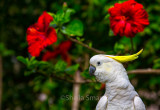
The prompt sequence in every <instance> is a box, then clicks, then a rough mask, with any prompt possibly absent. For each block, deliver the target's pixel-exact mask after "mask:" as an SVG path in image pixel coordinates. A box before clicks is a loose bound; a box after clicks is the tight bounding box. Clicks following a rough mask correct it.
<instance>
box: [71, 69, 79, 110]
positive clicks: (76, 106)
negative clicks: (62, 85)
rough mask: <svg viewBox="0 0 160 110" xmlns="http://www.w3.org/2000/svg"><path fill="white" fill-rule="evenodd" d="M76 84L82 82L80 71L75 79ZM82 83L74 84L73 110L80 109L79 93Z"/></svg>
mask: <svg viewBox="0 0 160 110" xmlns="http://www.w3.org/2000/svg"><path fill="white" fill-rule="evenodd" d="M74 80H75V82H77V81H79V80H80V71H77V72H76V73H75V77H74ZM80 86H81V84H80V83H74V84H73V100H72V101H73V102H72V110H78V109H79V101H80V100H79V91H80Z"/></svg>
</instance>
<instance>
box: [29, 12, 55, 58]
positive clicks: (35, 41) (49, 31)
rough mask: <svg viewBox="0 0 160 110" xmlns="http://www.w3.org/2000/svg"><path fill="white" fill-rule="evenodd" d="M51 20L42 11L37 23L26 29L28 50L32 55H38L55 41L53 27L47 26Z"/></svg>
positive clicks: (50, 17)
mask: <svg viewBox="0 0 160 110" xmlns="http://www.w3.org/2000/svg"><path fill="white" fill-rule="evenodd" d="M51 21H53V18H52V16H50V15H49V14H48V13H47V12H43V14H42V15H41V16H40V17H39V18H38V21H37V23H35V24H33V25H31V26H30V27H29V28H28V29H27V42H28V45H29V47H28V52H29V53H30V54H31V55H32V56H36V57H37V56H39V54H40V52H41V51H42V50H43V49H44V48H45V47H46V46H48V45H51V44H52V43H54V42H56V41H57V34H56V31H55V29H54V28H52V27H49V24H50V22H51Z"/></svg>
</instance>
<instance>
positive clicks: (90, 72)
mask: <svg viewBox="0 0 160 110" xmlns="http://www.w3.org/2000/svg"><path fill="white" fill-rule="evenodd" d="M95 71H96V68H95V67H94V66H92V65H91V66H90V67H89V74H90V75H94V72H95Z"/></svg>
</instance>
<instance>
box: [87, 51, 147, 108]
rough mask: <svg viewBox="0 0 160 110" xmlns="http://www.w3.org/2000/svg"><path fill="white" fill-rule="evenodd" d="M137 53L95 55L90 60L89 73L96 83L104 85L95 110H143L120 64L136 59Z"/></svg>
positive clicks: (142, 104) (141, 103) (139, 99)
mask: <svg viewBox="0 0 160 110" xmlns="http://www.w3.org/2000/svg"><path fill="white" fill-rule="evenodd" d="M142 51H143V50H140V51H139V52H138V53H136V54H133V55H129V56H112V55H101V54H100V55H95V56H93V57H92V58H91V59H90V67H89V72H90V74H91V75H94V76H95V77H96V79H97V81H99V82H101V83H105V84H106V91H105V94H104V96H102V97H101V99H100V100H99V102H98V104H97V106H96V110H145V105H144V103H143V102H142V100H141V98H140V97H139V95H138V93H137V92H136V91H135V90H134V87H133V86H132V84H131V83H130V81H129V79H128V75H127V72H126V70H125V68H124V67H123V65H122V64H121V63H123V62H128V61H132V60H135V59H137V58H138V55H139V54H140V53H141V52H142Z"/></svg>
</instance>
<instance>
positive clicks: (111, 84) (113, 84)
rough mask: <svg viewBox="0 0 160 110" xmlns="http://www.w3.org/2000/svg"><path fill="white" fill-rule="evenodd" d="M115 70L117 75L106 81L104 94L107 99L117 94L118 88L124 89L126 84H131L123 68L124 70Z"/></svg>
mask: <svg viewBox="0 0 160 110" xmlns="http://www.w3.org/2000/svg"><path fill="white" fill-rule="evenodd" d="M116 72H117V73H116V75H117V76H116V77H115V78H114V80H109V81H107V82H106V91H105V94H106V96H107V97H108V98H109V100H112V99H113V98H114V97H115V96H116V95H117V91H116V90H118V89H121V90H123V89H126V88H127V87H128V86H131V84H130V81H129V79H128V76H127V73H126V71H125V69H124V71H116ZM121 72H123V73H121Z"/></svg>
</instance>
